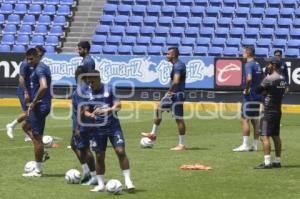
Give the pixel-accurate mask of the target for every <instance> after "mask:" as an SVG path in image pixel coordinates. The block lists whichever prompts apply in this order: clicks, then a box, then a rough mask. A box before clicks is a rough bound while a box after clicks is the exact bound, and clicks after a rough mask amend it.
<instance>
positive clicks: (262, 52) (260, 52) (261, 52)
mask: <svg viewBox="0 0 300 199" xmlns="http://www.w3.org/2000/svg"><path fill="white" fill-rule="evenodd" d="M255 55H256V57H264V58H266V57H268V56H269V49H268V48H255Z"/></svg>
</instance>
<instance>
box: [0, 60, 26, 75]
mask: <svg viewBox="0 0 300 199" xmlns="http://www.w3.org/2000/svg"><path fill="white" fill-rule="evenodd" d="M21 63H22V62H19V63H17V62H16V61H1V62H0V68H3V77H4V78H16V77H17V75H18V74H19V71H20V65H21Z"/></svg>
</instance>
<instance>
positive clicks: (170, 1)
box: [164, 0, 179, 6]
mask: <svg viewBox="0 0 300 199" xmlns="http://www.w3.org/2000/svg"><path fill="white" fill-rule="evenodd" d="M164 2H165V5H175V6H176V5H178V4H179V0H164Z"/></svg>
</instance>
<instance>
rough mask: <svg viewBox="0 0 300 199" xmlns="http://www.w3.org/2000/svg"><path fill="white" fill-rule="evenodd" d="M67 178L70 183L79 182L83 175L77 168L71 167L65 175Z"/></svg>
mask: <svg viewBox="0 0 300 199" xmlns="http://www.w3.org/2000/svg"><path fill="white" fill-rule="evenodd" d="M65 179H66V180H67V183H69V184H79V183H80V179H81V175H80V172H79V171H78V170H77V169H70V170H69V171H67V173H66V175H65Z"/></svg>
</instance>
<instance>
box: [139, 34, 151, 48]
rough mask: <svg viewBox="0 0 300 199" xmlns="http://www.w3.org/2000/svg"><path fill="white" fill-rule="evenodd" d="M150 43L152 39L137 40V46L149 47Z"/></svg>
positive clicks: (144, 37) (141, 38)
mask: <svg viewBox="0 0 300 199" xmlns="http://www.w3.org/2000/svg"><path fill="white" fill-rule="evenodd" d="M150 41H151V37H147V36H142V37H137V38H136V44H137V45H142V46H149V44H150Z"/></svg>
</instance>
